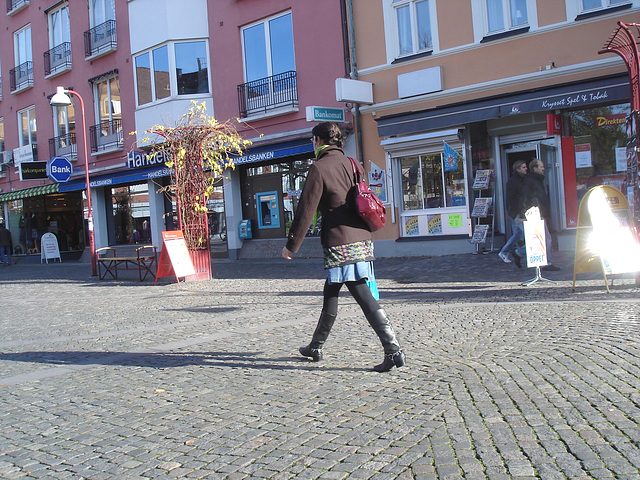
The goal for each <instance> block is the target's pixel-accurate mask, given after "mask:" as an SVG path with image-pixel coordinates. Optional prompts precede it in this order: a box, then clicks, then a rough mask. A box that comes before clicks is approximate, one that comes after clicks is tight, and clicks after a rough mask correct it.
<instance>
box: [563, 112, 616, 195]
mask: <svg viewBox="0 0 640 480" xmlns="http://www.w3.org/2000/svg"><path fill="white" fill-rule="evenodd" d="M628 114H629V105H628V104H623V105H611V106H606V107H598V108H592V109H588V110H578V111H573V112H569V113H567V116H568V117H569V120H570V128H571V136H572V137H573V143H574V149H575V162H576V188H577V190H578V204H579V202H580V200H581V199H582V196H583V195H584V194H585V193H586V192H587V191H588V190H589V189H591V188H593V187H595V186H597V185H611V186H613V187H616V188H617V189H618V190H622V191H624V181H625V176H626V172H627V156H626V155H627V154H626V145H627V135H626V117H627V115H628Z"/></svg>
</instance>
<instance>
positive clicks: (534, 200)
mask: <svg viewBox="0 0 640 480" xmlns="http://www.w3.org/2000/svg"><path fill="white" fill-rule="evenodd" d="M544 170H545V167H544V163H543V162H542V160H540V159H538V158H534V159H533V160H531V162H529V173H527V176H526V177H525V180H524V198H523V204H524V209H525V211H526V210H527V209H529V208H531V207H533V206H537V207H538V208H539V209H540V218H542V219H543V220H544V233H545V237H546V238H545V242H546V247H547V265H546V266H544V267H542V268H541V270H546V271H558V270H560V268H559V267H557V266H556V265H553V264H552V263H551V260H549V256H550V254H551V244H552V239H551V231H550V230H549V222H550V220H551V200H550V199H549V192H548V191H547V187H546V185H545V184H544ZM524 250H525V249H524V247H520V248H518V249H516V252H517V253H519V254H520V256H522V255H523V254H524ZM520 252H521V253H520Z"/></svg>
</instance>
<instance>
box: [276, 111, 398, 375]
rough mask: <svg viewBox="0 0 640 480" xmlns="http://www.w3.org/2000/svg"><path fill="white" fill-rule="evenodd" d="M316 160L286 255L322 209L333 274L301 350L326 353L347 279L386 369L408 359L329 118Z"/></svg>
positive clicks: (318, 129)
mask: <svg viewBox="0 0 640 480" xmlns="http://www.w3.org/2000/svg"><path fill="white" fill-rule="evenodd" d="M311 133H312V135H313V137H312V142H313V146H314V149H315V152H316V159H317V160H316V162H315V163H314V164H313V165H312V166H311V168H310V169H309V172H308V175H307V179H306V182H305V184H304V187H303V189H302V194H301V195H300V201H299V203H298V207H297V209H296V214H295V217H294V220H293V222H292V224H291V227H290V228H289V234H288V238H287V243H286V246H285V247H284V248H283V249H282V256H283V257H284V258H286V259H287V260H291V254H292V252H293V253H295V252H297V251H298V249H299V248H300V245H301V244H302V242H303V241H304V239H305V237H306V233H307V230H308V228H309V225H310V224H311V222H312V220H313V217H314V215H315V213H316V211H318V210H319V211H320V214H321V215H322V231H321V236H320V238H321V242H322V246H323V248H324V267H325V272H326V273H327V279H326V281H325V285H324V290H323V304H322V312H321V313H320V319H319V320H318V324H317V326H316V329H315V332H314V333H313V336H312V339H311V343H309V345H307V346H305V347H301V348H300V349H299V350H300V353H301V354H302V355H303V356H305V357H310V358H312V359H313V361H315V362H317V361H320V360H321V359H322V357H323V354H322V347H323V345H324V343H325V341H326V340H327V338H328V337H329V333H330V332H331V328H332V327H333V324H334V322H335V319H336V315H337V313H338V294H339V293H340V289H341V288H342V286H343V285H345V284H346V286H347V288H348V289H349V292H350V293H351V295H353V297H354V298H355V300H356V301H357V302H358V305H360V308H362V311H363V313H364V314H365V317H366V318H367V320H368V321H369V324H370V325H371V327H372V328H373V330H374V331H375V332H376V334H377V335H378V337H379V339H380V342H381V343H382V346H383V348H384V354H385V356H384V360H383V362H382V363H381V364H379V365H376V366H375V367H373V368H374V370H376V371H378V372H386V371H388V370H391V369H392V368H393V367H394V366H396V367H401V366H402V365H404V364H405V357H404V353H403V351H402V350H401V348H400V345H399V343H398V340H397V339H396V335H395V333H394V331H393V327H392V326H391V323H390V322H389V319H388V317H387V315H386V313H385V311H384V310H383V309H382V308H381V307H380V304H379V303H378V301H377V300H376V299H375V298H374V297H373V295H372V293H371V290H370V289H369V286H368V285H367V280H372V279H374V278H375V276H374V272H373V259H374V256H373V241H372V239H371V232H370V231H369V229H368V228H367V225H366V223H365V222H364V221H363V220H362V218H360V216H359V215H358V213H357V212H356V210H355V204H354V200H353V194H354V190H355V184H356V182H355V178H354V174H353V170H352V166H351V161H350V160H349V158H348V157H346V156H345V155H344V152H343V151H342V144H343V137H342V132H341V131H340V129H339V127H338V126H337V125H336V124H335V123H330V122H323V123H320V124H318V125H316V126H315V127H314V128H313V130H312V132H311Z"/></svg>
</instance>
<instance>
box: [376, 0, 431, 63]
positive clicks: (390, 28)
mask: <svg viewBox="0 0 640 480" xmlns="http://www.w3.org/2000/svg"><path fill="white" fill-rule="evenodd" d="M416 1H419V0H382V3H383V19H384V32H385V39H386V50H387V63H392V62H393V61H394V60H397V59H399V58H405V57H410V56H412V55H416V54H420V53H426V52H438V51H439V50H440V45H439V41H438V22H437V18H438V13H437V9H436V3H437V2H436V0H429V20H430V22H431V47H430V48H427V49H424V50H420V51H416V50H415V48H416V46H417V23H416V21H415V5H414V4H415V2H416ZM407 4H411V28H412V42H413V45H414V51H413V52H411V53H405V54H402V55H401V54H400V41H399V38H398V35H399V33H398V18H397V14H396V9H397V7H399V6H403V5H407Z"/></svg>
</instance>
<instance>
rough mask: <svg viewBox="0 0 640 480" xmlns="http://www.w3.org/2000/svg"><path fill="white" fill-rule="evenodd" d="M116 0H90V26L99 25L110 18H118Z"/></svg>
mask: <svg viewBox="0 0 640 480" xmlns="http://www.w3.org/2000/svg"><path fill="white" fill-rule="evenodd" d="M115 9H116V5H115V0H90V1H89V21H90V23H91V25H90V27H91V28H95V27H97V26H98V25H102V24H103V23H105V22H107V21H109V20H115V19H116V11H115Z"/></svg>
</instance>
